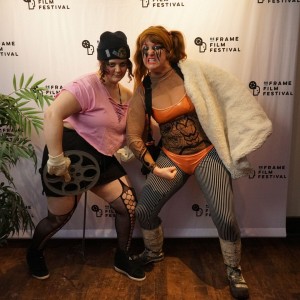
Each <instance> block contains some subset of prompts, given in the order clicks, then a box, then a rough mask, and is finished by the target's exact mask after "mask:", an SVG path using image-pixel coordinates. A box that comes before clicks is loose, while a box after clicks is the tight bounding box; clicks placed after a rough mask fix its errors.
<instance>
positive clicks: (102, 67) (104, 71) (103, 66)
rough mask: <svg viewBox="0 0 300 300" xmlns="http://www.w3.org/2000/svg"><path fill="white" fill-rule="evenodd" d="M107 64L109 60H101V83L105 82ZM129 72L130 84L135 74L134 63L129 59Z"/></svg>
mask: <svg viewBox="0 0 300 300" xmlns="http://www.w3.org/2000/svg"><path fill="white" fill-rule="evenodd" d="M107 62H108V60H99V70H98V76H99V78H100V81H101V82H105V80H104V77H105V74H106V68H107ZM127 72H128V78H129V82H130V81H131V80H132V77H133V73H132V62H131V60H130V59H129V58H128V59H127Z"/></svg>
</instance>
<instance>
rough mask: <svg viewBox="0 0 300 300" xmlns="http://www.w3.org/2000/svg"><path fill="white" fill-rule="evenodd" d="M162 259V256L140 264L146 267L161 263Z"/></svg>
mask: <svg viewBox="0 0 300 300" xmlns="http://www.w3.org/2000/svg"><path fill="white" fill-rule="evenodd" d="M164 259H165V257H164V256H163V257H160V258H153V259H151V260H148V261H146V262H142V263H143V265H144V266H146V265H148V264H151V263H157V262H160V261H162V260H164Z"/></svg>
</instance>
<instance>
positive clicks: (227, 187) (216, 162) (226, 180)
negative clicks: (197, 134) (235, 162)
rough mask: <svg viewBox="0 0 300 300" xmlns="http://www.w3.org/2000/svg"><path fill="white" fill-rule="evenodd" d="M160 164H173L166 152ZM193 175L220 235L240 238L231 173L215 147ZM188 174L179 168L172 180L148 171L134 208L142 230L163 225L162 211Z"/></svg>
mask: <svg viewBox="0 0 300 300" xmlns="http://www.w3.org/2000/svg"><path fill="white" fill-rule="evenodd" d="M157 164H158V165H159V166H160V167H169V166H174V163H173V162H172V161H171V160H170V159H169V158H168V157H167V156H166V155H165V154H164V153H163V152H161V153H160V155H159V157H158V159H157ZM176 167H177V166H176ZM194 175H195V178H196V180H197V182H198V184H199V186H200V188H201V190H202V192H203V194H204V196H205V199H206V201H207V204H208V206H209V210H210V213H211V217H212V220H213V222H214V224H215V226H216V228H217V230H218V234H219V237H220V238H221V239H223V240H227V241H231V242H235V241H237V240H238V239H240V229H239V226H238V223H237V220H236V217H235V212H234V207H233V192H232V182H231V176H230V174H229V172H228V171H227V169H226V168H225V166H224V164H223V163H222V161H221V159H220V158H219V156H218V154H217V152H216V150H215V149H212V150H211V151H210V152H209V153H208V155H207V156H206V157H205V158H204V159H203V160H202V161H201V162H200V164H199V165H198V166H197V168H196V170H195V173H194ZM189 176H190V175H188V174H186V173H185V172H183V171H182V170H181V169H179V168H178V167H177V174H176V176H175V178H174V179H173V180H167V179H164V178H161V177H158V176H156V175H153V174H149V176H148V178H147V180H146V183H145V185H144V187H143V189H142V192H141V196H140V199H139V201H138V204H137V207H136V210H135V212H136V217H137V219H138V221H139V223H140V225H141V227H142V228H143V229H148V230H151V229H155V228H157V227H158V226H159V225H160V224H161V219H160V218H159V212H160V210H161V209H162V207H163V206H164V204H165V203H166V202H167V201H168V200H169V199H170V198H171V197H172V196H173V195H174V194H175V193H176V192H177V191H178V190H179V189H180V188H181V187H182V186H183V185H184V184H185V182H186V181H187V179H188V178H189Z"/></svg>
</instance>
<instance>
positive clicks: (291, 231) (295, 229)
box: [286, 217, 300, 236]
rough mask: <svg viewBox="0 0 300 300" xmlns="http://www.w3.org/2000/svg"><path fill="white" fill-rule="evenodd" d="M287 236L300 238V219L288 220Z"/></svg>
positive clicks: (290, 218) (292, 218)
mask: <svg viewBox="0 0 300 300" xmlns="http://www.w3.org/2000/svg"><path fill="white" fill-rule="evenodd" d="M286 235H287V236H300V217H287V218H286Z"/></svg>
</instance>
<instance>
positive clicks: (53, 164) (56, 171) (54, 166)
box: [47, 153, 71, 182]
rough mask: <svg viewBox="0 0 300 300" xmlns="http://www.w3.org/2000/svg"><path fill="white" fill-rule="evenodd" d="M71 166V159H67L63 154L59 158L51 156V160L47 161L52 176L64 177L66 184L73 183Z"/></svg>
mask: <svg viewBox="0 0 300 300" xmlns="http://www.w3.org/2000/svg"><path fill="white" fill-rule="evenodd" d="M70 165H71V160H70V158H69V157H65V156H64V154H63V153H61V154H60V155H58V156H51V155H50V154H49V159H48V161H47V170H48V173H49V174H50V175H55V176H63V177H64V181H65V182H70V181H71V176H70V173H69V167H70Z"/></svg>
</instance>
